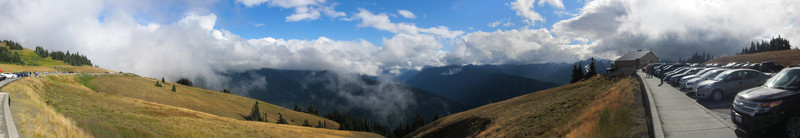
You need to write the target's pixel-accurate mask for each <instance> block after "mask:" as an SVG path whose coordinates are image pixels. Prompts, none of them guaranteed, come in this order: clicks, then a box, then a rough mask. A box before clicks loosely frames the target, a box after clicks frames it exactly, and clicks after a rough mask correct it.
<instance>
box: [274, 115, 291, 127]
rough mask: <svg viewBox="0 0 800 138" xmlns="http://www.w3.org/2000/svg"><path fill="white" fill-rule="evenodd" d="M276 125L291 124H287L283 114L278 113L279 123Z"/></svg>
mask: <svg viewBox="0 0 800 138" xmlns="http://www.w3.org/2000/svg"><path fill="white" fill-rule="evenodd" d="M276 123H278V124H289V122H286V119H284V118H283V114H281V113H278V121H277V122H276Z"/></svg>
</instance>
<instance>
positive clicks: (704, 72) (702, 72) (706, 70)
mask: <svg viewBox="0 0 800 138" xmlns="http://www.w3.org/2000/svg"><path fill="white" fill-rule="evenodd" d="M711 71H712V69H703V70H701V71H700V72H697V74H695V75H697V76H703V74H706V73H708V72H711Z"/></svg>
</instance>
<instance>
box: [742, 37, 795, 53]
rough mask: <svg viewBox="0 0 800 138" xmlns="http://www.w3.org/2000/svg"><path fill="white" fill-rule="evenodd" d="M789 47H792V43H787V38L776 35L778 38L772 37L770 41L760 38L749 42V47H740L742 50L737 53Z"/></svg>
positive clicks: (787, 48)
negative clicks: (759, 40) (758, 40)
mask: <svg viewBox="0 0 800 138" xmlns="http://www.w3.org/2000/svg"><path fill="white" fill-rule="evenodd" d="M789 49H792V45H791V44H789V40H786V39H784V38H781V36H780V35H778V38H772V40H770V41H763V40H762V41H761V42H750V47H749V48H748V47H745V48H742V52H741V53H739V54H751V53H758V52H767V51H778V50H789Z"/></svg>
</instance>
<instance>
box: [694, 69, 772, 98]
mask: <svg viewBox="0 0 800 138" xmlns="http://www.w3.org/2000/svg"><path fill="white" fill-rule="evenodd" d="M768 78H769V76H767V75H766V74H764V73H762V72H760V71H757V70H753V69H733V70H728V71H725V72H722V73H720V74H719V75H717V76H715V77H714V78H712V79H710V80H706V81H703V82H701V83H700V84H697V92H696V93H695V96H697V97H699V98H711V99H712V100H714V101H720V100H722V98H723V96H726V95H736V93H738V92H739V91H742V90H745V89H749V88H753V87H756V86H761V85H762V84H764V82H765V81H767V79H768Z"/></svg>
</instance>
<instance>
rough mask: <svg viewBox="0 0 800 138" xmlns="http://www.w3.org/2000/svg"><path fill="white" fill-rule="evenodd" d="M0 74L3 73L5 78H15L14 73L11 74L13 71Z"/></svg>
mask: <svg viewBox="0 0 800 138" xmlns="http://www.w3.org/2000/svg"><path fill="white" fill-rule="evenodd" d="M0 75H3V76H5V77H6V78H8V79H13V78H17V75H16V74H13V73H0Z"/></svg>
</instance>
